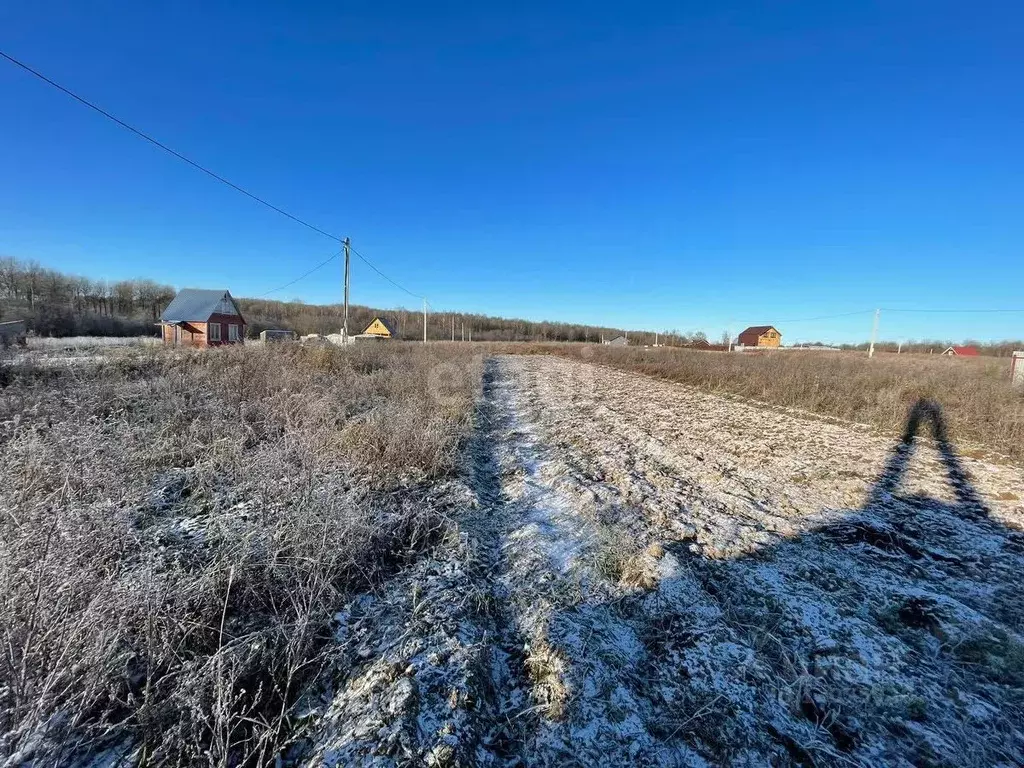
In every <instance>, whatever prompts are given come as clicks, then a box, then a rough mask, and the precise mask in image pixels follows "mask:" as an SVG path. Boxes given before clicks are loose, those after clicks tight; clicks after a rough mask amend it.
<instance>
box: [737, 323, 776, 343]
mask: <svg viewBox="0 0 1024 768" xmlns="http://www.w3.org/2000/svg"><path fill="white" fill-rule="evenodd" d="M739 340H740V344H742V345H743V346H744V347H767V348H775V347H780V346H782V334H781V333H779V332H778V331H777V330H776V329H775V328H774V327H773V326H770V325H752V326H750V327H749V328H747V329H746V330H745V331H743V333H741V334H740V337H739Z"/></svg>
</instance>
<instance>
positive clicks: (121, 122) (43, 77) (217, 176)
mask: <svg viewBox="0 0 1024 768" xmlns="http://www.w3.org/2000/svg"><path fill="white" fill-rule="evenodd" d="M0 58H4V59H6V60H7V61H9V62H10V63H11V64H14V65H15V66H16V67H19V68H21V69H22V70H24V71H25V72H28V73H29V74H30V75H32V76H34V77H36V78H38V79H39V80H41V81H43V82H44V83H46V84H47V85H49V86H51V87H53V88H55V89H57V90H58V91H60V92H61V93H63V94H65V95H66V96H69V97H70V98H72V99H74V100H75V101H77V102H78V103H79V104H82V105H83V106H85V107H88V108H89V109H91V110H93V111H94V112H96V113H98V114H100V115H102V116H103V117H105V118H107V119H108V120H111V121H112V122H114V123H116V124H117V125H119V126H121V127H122V128H124V129H125V130H127V131H129V132H131V133H133V134H135V135H136V136H138V137H139V138H141V139H144V140H145V141H148V142H149V143H150V144H152V145H153V146H155V147H158V148H159V149H162V150H163V151H164V152H167V153H168V154H170V155H173V156H174V157H176V158H177V159H179V160H181V161H182V162H184V163H187V164H188V165H190V166H192V167H193V168H195V169H196V170H198V171H202V172H203V173H205V174H206V175H207V176H209V177H210V178H212V179H215V180H216V181H219V182H220V183H221V184H224V185H226V186H228V187H230V188H231V189H233V190H235V191H236V192H240V193H241V194H243V195H245V196H246V197H248V198H249V199H250V200H254V201H255V202H257V203H259V204H260V205H262V206H265V207H266V208H269V209H270V210H272V211H274V212H275V213H279V214H281V215H282V216H284V217H286V218H288V219H291V220H292V221H293V222H295V223H296V224H300V225H301V226H303V227H306V228H307V229H309V230H311V231H313V232H316V233H317V234H320V235H323V236H324V237H329V238H331V239H332V240H336V241H340V240H341V237H340V236H339V235H336V234H333V233H331V232H328V231H327V230H325V229H322V228H320V227H318V226H316V225H315V224H311V223H310V222H308V221H306V220H305V219H302V218H300V217H299V216H296V215H295V214H293V213H290V212H288V211H286V210H285V209H284V208H280V207H279V206H276V205H274V204H273V203H271V202H269V201H267V200H265V199H264V198H262V197H260V196H259V195H256V194H253V193H252V192H250V191H249V190H247V189H245V188H244V187H242V186H240V185H238V184H235V183H234V182H233V181H231V180H230V179H227V178H225V177H223V176H221V175H220V174H219V173H216V172H215V171H212V170H210V169H209V168H207V167H206V166H204V165H202V164H201V163H198V162H196V161H195V160H192V159H191V158H189V157H187V156H185V155H183V154H182V153H181V152H178V151H177V150H176V149H173V148H172V147H169V146H168V145H166V144H164V143H163V142H162V141H160V140H158V139H156V138H154V137H153V136H150V135H149V134H148V133H146V132H145V131H142V130H140V129H138V128H136V127H135V126H133V125H130V124H129V123H127V122H125V121H124V120H122V119H121V118H119V117H117V116H116V115H114V114H111V113H110V112H108V111H107V110H105V109H103V108H102V107H100V106H99V105H97V104H95V103H94V102H92V101H90V100H88V99H86V98H85V97H83V96H79V95H78V94H77V93H75V92H74V91H72V90H71V89H70V88H67V87H65V86H63V85H61V84H60V83H58V82H56V81H55V80H52V79H50V78H49V77H47V76H46V75H44V74H43V73H42V72H40V71H39V70H37V69H35V68H33V67H31V66H29V65H28V64H26V63H25V62H23V61H21V60H20V59H17V58H15V57H14V56H11V55H10V54H9V53H6V52H5V51H2V50H0ZM352 251H353V253H355V254H356V256H358V257H359V258H360V259H362V261H363V262H365V263H366V264H367V266H369V267H370V268H371V269H372V270H373V271H374V272H376V273H377V274H378V275H380V276H381V277H383V278H384V279H385V280H387V281H388V282H389V283H391V284H392V285H394V286H395V287H397V288H399V289H401V290H402V291H405V292H406V293H408V294H409V295H410V296H413V297H414V298H417V299H422V298H423V297H422V296H419V295H417V294H415V293H413V292H412V291H410V290H409V289H408V288H405V287H404V286H402V285H400V284H399V283H397V282H396V281H394V280H392V279H391V278H390V277H388V276H387V275H386V274H384V273H383V272H382V271H381V270H380V269H378V268H377V266H376V265H375V264H374V263H373V262H371V261H370V260H369V259H367V258H366V257H365V256H363V255H362V254H361V253H359V252H358V251H356V250H355V249H354V248H353V249H352ZM336 257H337V254H335V255H334V256H332V257H331V259H328V260H327V261H324V262H322V263H320V264H318V265H317V266H316V267H314V268H313V269H311V270H310V271H309V272H307V273H305V274H304V275H302V276H301V277H298V278H296V279H295V280H293V281H292V282H290V283H286V284H285V285H282V286H279V287H277V288H273V289H271V290H270V291H267V293H273V292H275V291H279V290H282V289H284V288H287V287H288V286H289V285H294V284H295V283H297V282H299V281H300V280H303V279H304V278H306V277H308V276H309V275H311V274H312V273H313V272H315V271H316V270H318V269H320V268H321V267H323V266H325V265H326V264H328V263H329V262H330V261H332V260H333V259H334V258H336ZM263 295H264V296H265V295H267V294H263Z"/></svg>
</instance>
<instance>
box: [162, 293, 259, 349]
mask: <svg viewBox="0 0 1024 768" xmlns="http://www.w3.org/2000/svg"><path fill="white" fill-rule="evenodd" d="M160 325H161V326H162V328H161V335H162V336H163V340H164V343H165V344H180V345H187V346H192V347H217V346H220V345H221V344H238V343H241V342H242V339H244V338H245V318H243V317H242V311H241V310H240V309H239V308H238V305H237V304H236V303H235V300H234V299H233V298H231V294H230V293H229V292H228V291H226V290H219V289H217V290H205V289H199V288H182V289H181V290H180V291H178V295H177V296H175V297H174V300H173V301H172V302H171V303H170V304H168V305H167V309H165V310H164V311H163V314H162V315H160Z"/></svg>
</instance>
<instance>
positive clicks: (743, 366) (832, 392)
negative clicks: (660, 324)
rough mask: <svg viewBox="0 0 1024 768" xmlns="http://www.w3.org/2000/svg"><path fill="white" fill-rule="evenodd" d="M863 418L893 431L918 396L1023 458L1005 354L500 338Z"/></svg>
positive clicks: (969, 431)
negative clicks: (715, 348) (737, 349)
mask: <svg viewBox="0 0 1024 768" xmlns="http://www.w3.org/2000/svg"><path fill="white" fill-rule="evenodd" d="M505 348H506V349H507V350H508V351H512V352H526V351H534V352H538V353H544V354H559V355H563V356H568V357H574V358H576V359H581V357H582V359H586V360H589V361H591V362H597V363H602V364H604V365H611V366H614V367H616V368H621V369H623V370H628V371H636V372H639V373H645V374H648V375H651V376H657V377H659V378H665V379H669V380H671V381H677V382H680V383H683V384H689V385H692V386H696V387H700V388H701V389H705V390H708V391H710V392H719V393H730V394H735V395H740V396H742V397H746V398H751V399H754V400H759V401H762V402H766V403H771V404H774V405H781V406H786V407H791V408H798V409H802V410H806V411H811V412H813V413H817V414H821V415H825V416H835V417H838V418H841V419H846V420H849V421H856V422H860V423H863V424H871V425H873V426H876V427H879V428H881V429H884V430H886V431H887V432H890V433H892V434H894V435H898V434H899V431H900V429H901V428H902V426H903V424H902V422H903V419H904V417H905V415H906V412H907V409H908V408H909V407H910V406H911V405H912V404H913V403H914V402H915V401H917V400H918V399H919V398H922V397H926V398H931V399H933V400H937V401H938V402H939V403H941V404H942V406H943V408H944V409H945V412H946V414H947V415H948V417H949V421H950V424H951V428H952V429H953V431H954V434H955V435H956V437H957V439H958V440H961V441H969V442H971V443H975V444H977V445H979V446H982V447H984V448H987V449H989V450H990V451H993V452H995V453H997V454H1002V455H1006V456H1009V457H1010V458H1011V459H1013V460H1014V461H1015V462H1017V463H1024V392H1022V391H1020V390H1014V389H1013V388H1012V387H1011V386H1010V365H1009V360H1008V359H1007V358H985V357H983V358H951V357H941V356H939V355H893V354H883V355H880V356H878V357H875V358H874V359H868V357H867V355H865V354H863V353H854V352H849V353H846V352H844V353H835V352H812V351H799V350H787V351H785V352H778V353H771V352H765V353H759V352H758V353H749V352H748V353H742V354H741V353H731V354H730V353H726V352H699V351H696V350H689V349H673V348H670V347H661V348H658V349H644V348H642V347H626V348H621V347H608V346H600V345H587V346H584V345H580V344H547V345H525V344H524V345H518V348H517V345H506V347H505Z"/></svg>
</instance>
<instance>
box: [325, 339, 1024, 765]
mask: <svg viewBox="0 0 1024 768" xmlns="http://www.w3.org/2000/svg"><path fill="white" fill-rule="evenodd" d="M893 442H894V441H893V440H891V439H885V438H883V437H879V436H877V435H876V434H874V433H873V432H872V431H871V430H870V429H868V428H865V427H859V426H856V425H849V424H840V423H834V422H828V421H825V420H822V419H816V418H813V417H809V416H807V415H804V414H797V413H790V412H786V411H783V410H779V409H771V408H767V407H763V406H759V405H756V404H751V403H747V402H742V401H738V400H731V399H725V398H721V397H716V396H712V395H708V394H706V393H703V392H699V391H696V390H693V389H690V388H687V387H684V386H681V385H677V384H672V383H666V382H660V381H656V380H653V379H649V378H645V377H642V376H637V375H634V374H628V373H624V372H620V371H614V370H610V369H606V368H603V367H599V366H592V365H589V364H587V363H586V362H585V361H579V362H577V361H572V360H567V359H562V358H555V357H548V356H543V357H541V356H537V357H501V358H496V359H494V360H491V361H489V362H488V364H487V367H486V373H485V381H484V391H483V397H482V402H481V406H480V412H479V419H478V430H477V434H476V437H475V438H474V440H473V441H472V444H471V445H470V446H469V447H468V449H467V470H466V478H465V482H464V485H460V484H454V485H453V486H452V487H450V488H448V489H446V496H445V498H446V499H448V501H447V502H446V503H447V504H449V505H450V515H451V518H452V526H451V530H450V531H449V532H448V534H447V539H446V540H445V541H443V542H441V544H439V545H438V546H437V548H436V550H435V555H434V556H433V557H431V558H426V559H424V560H421V561H419V562H418V563H416V564H415V565H414V566H412V567H410V568H409V569H408V571H407V572H406V573H404V574H402V575H401V576H400V577H399V578H396V579H395V580H394V582H393V583H392V584H391V585H390V587H389V589H388V590H387V591H386V592H385V593H383V594H373V595H363V596H360V597H359V598H358V599H357V600H355V601H353V603H352V604H351V605H350V606H348V607H347V608H346V609H345V611H343V612H342V613H340V614H339V616H338V629H337V646H338V648H337V654H336V656H337V671H336V672H335V674H334V679H333V684H332V685H331V687H330V688H329V689H328V690H324V691H321V692H320V693H319V695H318V696H311V697H310V701H309V721H310V723H311V726H310V730H309V744H310V747H309V749H310V752H311V753H312V755H313V758H312V759H310V760H309V761H308V762H309V764H311V765H322V764H325V763H326V764H330V765H350V764H374V765H404V764H422V763H427V764H432V765H566V764H579V765H626V764H637V765H680V766H682V765H687V766H701V765H750V766H755V765H757V766H760V765H789V764H803V765H883V764H884V765H907V766H909V765H936V766H938V765H964V766H968V765H977V766H982V765H984V766H992V765H1007V766H1009V765H1019V764H1022V763H1024V732H1022V726H1021V723H1024V694H1022V691H1024V642H1022V635H1021V633H1022V631H1024V592H1022V590H1021V589H1020V587H1019V576H1018V574H1020V573H1021V572H1022V570H1024V537H1022V536H1021V534H1020V533H1019V528H1020V526H1021V523H1022V521H1024V508H1022V506H1021V502H1020V501H1019V500H1018V497H1020V496H1021V495H1024V473H1022V472H1021V470H1019V469H1015V468H1012V467H1009V466H1000V465H993V464H986V463H983V462H980V461H964V462H963V468H964V469H966V471H967V473H968V475H969V477H970V482H969V484H968V483H960V485H959V486H958V487H957V488H955V489H954V488H951V486H950V484H949V483H948V482H946V474H947V471H948V469H949V462H950V461H951V459H949V458H947V459H946V463H944V462H943V460H941V458H940V457H939V456H938V455H936V456H931V455H930V454H931V453H932V451H931V449H929V448H925V447H924V446H922V447H921V448H920V449H919V450H918V451H917V455H915V456H913V457H911V456H910V451H909V450H908V449H907V448H904V449H902V450H901V451H899V452H895V453H894V452H893V451H892V443H893ZM956 469H957V468H956V467H954V470H956ZM880 478H881V479H882V482H879V479H880ZM901 478H902V479H903V482H902V483H899V482H898V481H899V480H900V479H901ZM985 507H987V508H988V510H989V512H988V513H986V511H985V509H984V508H985ZM1014 526H1016V527H1017V528H1018V530H1014V529H1013V528H1014Z"/></svg>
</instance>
